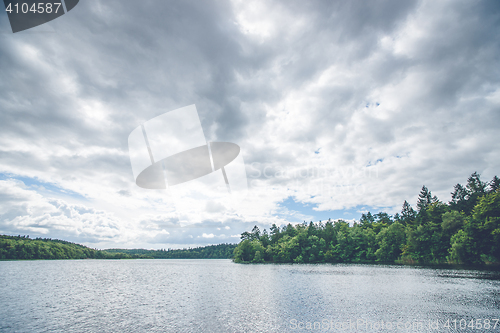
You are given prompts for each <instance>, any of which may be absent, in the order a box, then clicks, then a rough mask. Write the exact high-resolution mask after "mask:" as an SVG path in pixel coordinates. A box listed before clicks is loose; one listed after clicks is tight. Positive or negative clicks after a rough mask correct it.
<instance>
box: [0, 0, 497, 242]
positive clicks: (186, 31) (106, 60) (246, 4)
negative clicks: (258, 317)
mask: <svg viewBox="0 0 500 333" xmlns="http://www.w3.org/2000/svg"><path fill="white" fill-rule="evenodd" d="M499 36H500V3H499V2H498V1H496V0H484V1H472V0H471V1H467V0H463V1H445V0H443V1H435V0H431V1H426V0H425V1H399V0H373V1H368V2H366V1H356V0H354V1H314V0H313V1H164V0H161V1H160V0H150V1H146V0H145V1H126V0H82V1H80V3H79V4H78V5H77V6H76V7H75V8H74V9H73V10H71V11H70V12H68V13H67V14H66V15H63V16H61V17H59V18H57V19H55V20H53V21H51V22H49V23H46V24H43V25H40V26H38V27H35V28H32V29H29V30H25V31H22V32H18V33H15V34H13V33H12V31H11V28H10V26H9V22H8V19H7V15H6V13H5V12H2V13H1V14H0V77H1V80H0V86H1V89H0V234H9V235H18V234H19V235H29V236H30V237H32V238H34V237H49V238H58V239H64V240H69V241H72V242H77V243H80V244H85V245H88V246H90V247H93V248H116V247H121V248H151V249H158V248H187V247H194V246H204V245H208V244H219V243H236V242H238V241H239V239H240V234H241V233H242V232H244V231H250V230H251V229H252V227H253V226H254V225H258V226H259V227H260V228H261V230H262V229H264V228H266V229H268V228H269V227H270V226H271V225H272V224H273V223H275V224H277V225H284V224H286V223H289V222H291V223H302V222H303V221H315V222H317V221H319V220H322V221H325V220H328V219H329V218H331V219H332V220H335V219H344V220H347V221H351V222H352V221H355V220H358V219H359V218H360V216H361V214H362V213H366V212H368V211H371V212H372V213H376V212H380V211H385V212H387V213H389V214H395V213H397V212H399V211H400V210H401V207H402V204H403V202H404V200H407V201H408V202H409V203H410V204H411V205H412V206H413V207H415V204H416V200H417V196H418V193H419V191H420V189H421V187H422V185H426V186H427V187H428V188H429V190H430V191H431V192H432V194H433V195H437V197H438V198H439V199H440V200H441V201H443V202H448V201H449V200H450V197H451V196H450V192H451V191H452V190H453V186H454V185H455V184H457V183H462V184H463V183H465V182H466V180H467V178H468V176H469V175H470V174H471V173H473V172H475V171H476V172H478V173H480V174H481V178H482V180H484V181H488V180H490V179H491V178H493V176H494V175H500V145H499V142H500V66H499V65H498V64H499V63H500V38H499ZM192 104H195V105H196V108H197V110H198V114H199V118H200V121H201V125H202V128H203V132H204V135H205V136H206V138H207V140H208V141H219V142H232V143H235V144H237V145H238V146H239V147H240V148H241V151H240V154H241V156H242V157H243V159H244V162H245V168H246V174H247V181H248V187H249V191H248V194H247V196H246V197H245V198H243V199H240V200H237V202H231V203H230V202H225V201H215V200H214V201H210V200H208V201H206V202H203V204H201V203H200V204H197V205H189V204H185V203H184V204H183V202H179V200H176V198H173V197H172V194H171V193H170V192H169V191H168V190H145V189H142V188H139V187H138V186H137V185H136V184H135V180H134V175H133V173H132V168H131V162H130V159H129V153H128V141H127V140H128V136H129V134H130V133H131V132H132V131H133V130H134V129H135V128H136V127H137V126H139V125H140V124H141V123H144V122H145V121H147V120H149V119H152V118H154V117H156V116H158V115H161V114H164V113H166V112H168V111H171V110H175V109H178V108H181V107H185V106H188V105H192ZM178 186H181V185H178ZM177 199H178V198H177Z"/></svg>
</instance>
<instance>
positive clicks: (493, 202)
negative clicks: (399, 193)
mask: <svg viewBox="0 0 500 333" xmlns="http://www.w3.org/2000/svg"><path fill="white" fill-rule="evenodd" d="M499 188H500V180H499V178H498V177H496V176H495V177H494V178H493V180H492V181H491V182H489V183H484V182H482V181H481V179H480V176H479V174H478V173H476V172H474V173H473V174H472V175H471V176H470V177H469V179H468V180H467V185H466V186H462V185H460V184H457V185H455V188H454V192H453V193H452V200H451V201H450V203H449V204H445V203H442V202H441V201H439V200H438V198H437V197H435V196H432V194H431V191H429V189H428V188H427V187H426V186H423V187H422V189H421V191H420V195H419V198H418V202H417V208H418V209H417V211H415V210H414V209H413V208H412V207H411V205H410V204H409V203H408V202H407V201H405V202H404V204H403V207H402V210H401V213H397V214H395V215H394V217H391V216H390V215H388V214H387V213H383V212H381V213H377V214H374V215H373V214H371V213H370V212H368V213H366V214H362V215H361V218H360V220H359V223H354V225H352V226H350V225H349V224H348V223H347V222H345V221H342V220H338V221H335V222H332V221H330V220H328V222H326V223H324V224H323V223H321V221H320V222H319V223H313V222H310V223H309V224H307V223H306V222H304V223H302V224H296V225H292V224H290V223H289V224H287V225H284V226H283V227H281V228H280V227H278V226H276V225H275V224H273V225H272V226H271V228H270V233H268V232H267V231H266V230H265V229H264V230H263V231H262V232H260V230H259V228H258V227H257V226H255V227H254V228H253V229H252V232H244V233H243V234H242V241H241V243H240V244H239V245H238V246H237V247H236V248H235V250H234V260H235V261H236V262H277V263H319V262H332V263H333V262H373V261H378V262H406V263H435V264H439V263H467V264H468V263H473V264H484V263H500V189H499Z"/></svg>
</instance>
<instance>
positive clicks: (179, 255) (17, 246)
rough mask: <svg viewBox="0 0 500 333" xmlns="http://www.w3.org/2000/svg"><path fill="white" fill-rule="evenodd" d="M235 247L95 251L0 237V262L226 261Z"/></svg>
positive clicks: (62, 243) (67, 244) (68, 244)
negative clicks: (40, 260) (95, 260)
mask: <svg viewBox="0 0 500 333" xmlns="http://www.w3.org/2000/svg"><path fill="white" fill-rule="evenodd" d="M235 248H236V245H235V244H219V245H211V246H205V247H198V248H194V249H183V250H169V251H165V250H143V249H133V250H128V249H109V250H96V249H92V248H89V247H86V246H83V245H79V244H75V243H71V242H67V241H62V240H58V239H50V238H36V239H31V238H29V237H27V236H7V235H0V259H2V260H16V259H17V260H21V259H22V260H26V259H142V258H151V259H153V258H155V259H160V258H162V259H208V258H217V259H228V258H231V257H232V254H233V251H234V249H235Z"/></svg>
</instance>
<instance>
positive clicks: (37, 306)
mask: <svg viewBox="0 0 500 333" xmlns="http://www.w3.org/2000/svg"><path fill="white" fill-rule="evenodd" d="M499 309H500V274H499V272H495V271H487V270H483V271H481V270H463V269H436V268H422V267H410V266H385V265H353V264H338V265H329V264H324V265H270V264H263V265H241V264H235V263H233V262H231V261H230V260H168V259H156V260H153V259H152V260H146V259H141V260H55V261H3V262H0V331H1V332H311V331H317V332H325V331H328V332H432V331H434V332H500V323H499V324H498V325H497V327H496V328H493V325H494V322H493V321H491V327H490V329H485V328H484V327H481V329H478V327H479V326H474V328H471V327H468V326H467V325H465V327H464V321H465V322H466V323H467V324H468V325H469V324H470V320H471V319H474V320H476V321H475V322H474V325H476V324H477V323H478V322H477V320H478V319H479V324H484V323H485V321H484V320H485V319H488V320H493V319H495V318H496V319H498V318H499V317H500V310H499ZM447 320H449V321H448V323H449V324H450V326H451V327H445V326H444V325H445V324H446V321H447ZM453 320H455V325H456V329H455V327H454V325H453V323H454V322H453ZM382 322H383V323H382ZM389 323H390V324H391V327H389V325H388V324H389ZM398 323H399V328H398V326H396V325H398ZM429 323H430V324H431V326H429ZM436 323H437V324H438V325H439V327H438V329H434V328H435V326H434V325H436ZM460 324H462V328H460ZM405 326H406V328H405Z"/></svg>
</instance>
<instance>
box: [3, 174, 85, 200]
mask: <svg viewBox="0 0 500 333" xmlns="http://www.w3.org/2000/svg"><path fill="white" fill-rule="evenodd" d="M8 179H14V180H19V181H22V182H23V183H24V185H26V187H28V188H29V189H31V190H35V191H37V192H40V193H47V194H57V195H60V196H69V197H73V198H78V199H83V200H86V198H85V197H84V196H83V195H81V194H80V193H78V192H74V191H71V190H68V189H65V188H62V187H61V186H58V185H56V184H54V183H48V182H44V181H41V180H40V179H38V178H36V177H35V178H32V177H25V176H20V175H15V174H10V173H1V172H0V180H8Z"/></svg>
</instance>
